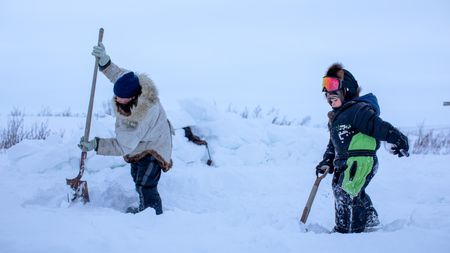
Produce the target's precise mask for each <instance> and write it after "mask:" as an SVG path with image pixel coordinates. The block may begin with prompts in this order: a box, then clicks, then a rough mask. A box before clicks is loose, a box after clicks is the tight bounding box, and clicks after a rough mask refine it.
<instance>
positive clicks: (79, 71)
mask: <svg viewBox="0 0 450 253" xmlns="http://www.w3.org/2000/svg"><path fill="white" fill-rule="evenodd" d="M100 27H104V29H105V35H104V44H105V46H106V49H107V53H108V54H109V55H110V56H111V58H112V60H113V61H114V62H115V63H117V64H118V65H119V66H122V67H124V68H128V69H131V70H134V71H136V72H146V73H148V74H149V75H150V76H151V77H152V79H153V80H154V81H155V83H156V85H157V86H158V88H159V90H160V95H161V100H162V102H163V104H164V105H165V107H167V108H168V109H169V110H170V109H175V108H176V106H175V105H176V104H177V101H179V100H180V99H184V98H202V99H205V100H209V101H214V102H216V103H217V104H218V105H220V106H223V107H224V108H226V107H227V106H228V105H229V104H232V105H236V106H239V107H243V106H248V107H255V106H257V105H261V106H262V107H263V109H267V110H269V109H270V108H271V107H276V108H279V109H281V111H282V112H284V113H286V114H289V115H293V116H297V117H300V118H301V117H303V116H306V115H311V116H312V117H313V119H314V120H315V121H325V120H326V118H325V113H326V111H327V110H328V105H327V104H326V103H325V100H324V99H323V95H322V93H321V87H320V86H321V78H322V76H323V74H324V72H325V71H326V69H327V68H328V66H329V65H331V64H332V63H333V62H336V61H339V62H342V63H343V64H344V66H345V67H346V68H347V69H348V70H350V71H351V72H352V73H353V74H354V76H355V77H356V79H357V80H358V81H359V84H360V85H361V86H362V87H363V93H367V92H373V93H375V94H376V95H377V96H378V99H379V101H380V103H381V108H382V116H383V118H384V119H386V120H389V121H392V122H393V123H395V124H396V125H400V126H414V125H417V124H418V123H420V122H425V123H426V124H431V125H447V126H449V125H450V120H449V119H450V107H443V106H442V102H443V101H445V100H446V101H450V79H449V69H450V60H449V59H450V32H449V27H450V3H449V2H448V1H444V0H442V1H433V0H428V1H407V0H401V1H388V0H381V1H371V2H367V1H356V0H355V1H330V0H327V1H300V0H297V1H289V0H276V1H261V0H260V1H256V0H255V1H253V0H252V1H245V0H239V1H237V0H223V1H222V0H220V1H212V0H210V1H207V0H203V1H202V0H193V1H181V0H178V1H175V0H165V1H135V0H131V1H126V2H124V1H112V0H109V1H87V0H79V1H50V0H41V1H21V0H2V1H1V2H0V32H1V34H2V39H1V40H0V43H1V46H0V55H1V58H0V65H1V66H0V67H1V69H2V71H1V73H2V74H1V75H0V92H1V94H2V99H1V101H2V102H1V103H2V106H1V110H0V112H1V113H2V114H4V113H7V112H9V111H10V110H11V108H12V107H18V108H21V109H24V110H26V111H27V112H29V113H38V112H39V111H40V110H41V108H42V107H46V106H48V107H50V108H52V110H53V111H55V112H58V111H62V110H64V109H66V108H71V111H72V112H85V111H86V109H87V104H88V100H89V91H90V85H91V80H92V71H93V67H94V66H93V65H94V58H93V56H91V55H90V52H91V50H92V46H93V45H94V44H95V43H96V41H97V34H98V29H99V28H100ZM111 96H112V85H111V84H109V82H108V81H107V79H106V78H105V77H104V76H103V75H99V78H98V82H97V94H96V110H101V108H102V103H103V102H106V101H108V100H109V99H110V97H111Z"/></svg>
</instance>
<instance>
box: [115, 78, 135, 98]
mask: <svg viewBox="0 0 450 253" xmlns="http://www.w3.org/2000/svg"><path fill="white" fill-rule="evenodd" d="M140 91H141V85H140V84H139V78H138V77H137V76H136V75H135V74H134V72H128V73H126V74H125V75H123V76H121V77H120V78H119V79H118V80H117V81H116V83H114V94H115V95H116V96H118V97H120V98H131V97H134V96H136V95H138V94H139V92H140Z"/></svg>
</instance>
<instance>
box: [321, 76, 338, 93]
mask: <svg viewBox="0 0 450 253" xmlns="http://www.w3.org/2000/svg"><path fill="white" fill-rule="evenodd" d="M340 87H341V80H339V79H337V78H334V77H324V78H323V82H322V91H326V92H331V91H336V90H339V88H340Z"/></svg>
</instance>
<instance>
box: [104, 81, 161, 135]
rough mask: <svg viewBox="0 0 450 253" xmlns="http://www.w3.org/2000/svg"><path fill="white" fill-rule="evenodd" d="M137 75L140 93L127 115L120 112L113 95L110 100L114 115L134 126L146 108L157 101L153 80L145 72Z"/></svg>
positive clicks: (142, 116) (144, 113)
mask: <svg viewBox="0 0 450 253" xmlns="http://www.w3.org/2000/svg"><path fill="white" fill-rule="evenodd" d="M138 77H139V84H140V85H141V88H142V93H141V95H139V97H138V101H137V104H136V106H134V107H133V108H131V114H130V115H129V116H126V115H123V114H122V113H120V109H119V107H118V106H117V104H116V102H115V97H113V101H112V104H113V108H114V113H115V115H116V117H117V118H118V119H120V120H122V122H126V123H127V124H128V125H130V126H131V127H136V126H137V124H138V122H139V121H140V120H142V119H143V118H144V117H145V116H146V114H147V112H148V110H149V109H150V108H151V107H152V106H153V105H154V104H155V103H157V102H158V101H159V98H158V90H157V89H156V86H155V84H154V83H153V81H152V80H151V79H150V78H149V77H148V76H147V75H146V74H139V76H138Z"/></svg>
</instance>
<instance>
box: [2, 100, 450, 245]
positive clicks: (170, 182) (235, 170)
mask: <svg viewBox="0 0 450 253" xmlns="http://www.w3.org/2000/svg"><path fill="white" fill-rule="evenodd" d="M183 108H184V109H183V110H181V111H179V112H178V113H176V114H172V115H171V118H172V119H173V121H174V125H175V126H176V127H178V128H179V127H181V126H182V125H183V124H187V123H188V124H195V125H196V129H195V131H197V133H198V134H200V135H201V136H202V137H205V138H206V139H207V140H208V142H209V145H210V148H211V153H212V154H211V155H212V158H213V160H214V162H215V166H214V167H209V166H207V165H205V161H206V160H207V155H206V152H205V149H204V147H203V146H195V145H194V144H192V143H189V142H187V140H186V139H185V138H184V137H183V132H182V131H181V130H177V131H176V136H175V137H174V153H173V159H174V167H173V168H172V170H170V171H169V172H168V173H164V174H163V175H162V178H161V181H160V184H159V191H160V193H161V196H162V199H163V206H164V214H163V215H161V216H155V215H154V212H153V210H146V211H144V212H142V213H139V214H137V215H132V214H125V213H123V210H124V209H125V208H126V207H127V206H129V205H133V204H137V195H136V193H135V192H134V185H133V183H132V180H131V176H130V175H129V166H128V165H127V164H126V163H125V162H123V160H122V159H121V158H120V157H117V158H111V157H102V156H96V155H95V154H94V153H90V154H89V157H88V164H87V171H86V173H85V176H84V179H85V180H87V182H88V185H89V192H90V196H91V202H90V203H88V204H87V205H83V204H81V203H77V204H74V205H69V204H68V202H67V192H68V188H67V186H66V184H65V179H66V178H71V177H74V176H75V175H76V173H77V171H78V162H79V156H80V151H79V150H78V148H77V147H76V143H77V142H78V140H79V137H80V136H81V135H82V134H83V127H84V119H83V118H49V126H50V127H51V128H52V129H54V130H55V131H59V129H64V137H62V138H61V137H60V136H58V135H54V136H52V137H50V138H48V139H47V140H45V141H23V142H22V143H20V144H18V145H16V146H14V147H12V148H10V149H8V150H6V151H4V152H3V153H0V164H1V166H0V178H1V184H0V194H1V196H2V204H1V212H0V251H1V252H8V253H12V252H45V253H49V252H110V253H112V252H143V251H146V252H196V253H197V252H346V253H350V252H449V251H450V197H449V193H450V184H449V183H448V182H449V181H450V171H449V170H448V163H449V162H450V157H449V156H448V155H441V156H437V155H426V156H422V155H412V156H411V157H409V158H407V159H404V158H402V159H399V158H397V157H394V156H392V155H390V154H388V153H387V152H386V151H385V150H384V148H383V147H382V148H381V149H380V152H379V157H380V167H379V171H378V175H377V176H376V177H375V178H374V180H373V181H372V183H371V185H370V186H369V187H368V193H369V194H370V195H371V197H372V200H373V202H374V204H375V205H376V207H377V209H378V211H379V213H380V217H381V221H382V223H383V224H384V228H383V229H382V230H379V231H376V232H372V233H362V234H348V235H342V234H327V233H325V231H326V230H329V229H331V228H332V227H333V225H334V220H333V212H334V209H333V195H332V192H331V187H330V184H331V183H330V177H327V178H325V179H324V181H323V182H322V184H321V187H320V189H319V192H318V195H317V196H316V200H315V202H314V205H313V208H312V211H311V214H310V216H309V219H308V222H307V224H306V226H305V225H300V224H299V222H298V220H299V217H300V214H301V211H302V210H303V207H304V204H305V203H306V200H307V197H308V194H309V191H310V189H311V186H312V183H313V181H314V177H315V176H314V170H313V168H314V166H315V164H316V163H317V162H318V161H319V159H320V158H321V155H322V152H323V151H324V148H325V145H326V143H327V131H326V129H325V128H313V127H305V126H276V125H272V124H270V122H268V121H267V120H265V119H252V120H245V119H242V118H240V117H239V116H238V115H236V114H232V113H225V112H222V111H219V110H217V109H216V108H215V107H214V106H210V105H207V104H203V103H200V102H193V101H184V102H183ZM169 115H170V113H169ZM113 122H114V119H113V118H110V117H106V118H99V119H95V120H94V121H93V129H92V132H91V136H102V137H107V136H110V135H112V134H113V125H114V124H113ZM307 228H308V231H309V232H307V231H306V229H307Z"/></svg>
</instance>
